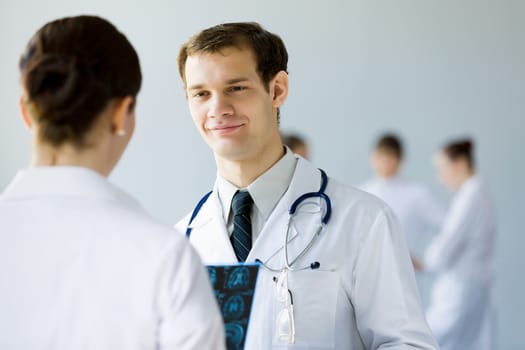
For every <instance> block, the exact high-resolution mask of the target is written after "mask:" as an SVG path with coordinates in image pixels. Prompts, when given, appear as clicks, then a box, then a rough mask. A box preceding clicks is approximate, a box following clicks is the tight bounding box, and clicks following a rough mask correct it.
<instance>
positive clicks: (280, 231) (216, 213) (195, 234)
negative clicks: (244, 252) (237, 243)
mask: <svg viewBox="0 0 525 350" xmlns="http://www.w3.org/2000/svg"><path fill="white" fill-rule="evenodd" d="M320 184H321V174H320V172H319V170H318V169H316V168H315V167H314V166H313V165H312V164H311V163H309V162H308V161H306V160H304V159H302V158H298V161H297V166H296V169H295V172H294V176H293V178H292V180H291V183H290V186H289V187H288V190H287V191H286V192H285V194H284V195H283V197H282V198H281V200H280V201H279V203H278V204H277V205H276V207H275V209H274V210H273V211H272V213H271V214H270V216H269V218H268V221H267V222H266V223H265V225H264V227H263V229H262V231H261V233H260V234H259V236H258V237H257V239H256V240H255V242H254V244H253V246H252V250H251V251H250V254H249V255H248V258H247V259H246V261H247V262H249V261H251V262H253V261H255V259H260V260H261V261H263V262H267V263H269V264H272V265H275V266H279V268H280V267H282V266H280V264H282V261H280V260H279V261H273V260H272V259H273V258H274V257H275V256H281V255H280V254H278V253H279V252H281V251H282V249H283V243H284V237H285V234H286V228H287V224H288V219H289V215H288V209H289V207H290V205H291V204H292V202H293V201H295V200H296V199H297V198H298V197H299V196H300V195H302V194H304V193H307V192H316V191H318V190H319V187H320ZM328 186H330V185H328ZM308 202H309V203H313V204H315V205H308V204H307V205H304V206H302V207H300V208H299V210H298V212H297V214H296V216H295V218H294V221H293V226H292V228H291V230H290V233H289V237H288V242H289V243H290V244H289V245H288V250H289V255H290V257H291V258H293V257H294V256H296V255H297V254H298V252H300V251H301V250H302V249H304V246H305V245H306V244H307V243H308V241H309V240H310V239H311V237H312V234H313V230H314V229H315V227H317V224H318V223H319V222H320V217H321V214H322V213H321V211H320V209H319V208H320V207H319V204H320V200H319V199H318V198H313V199H311V200H309V201H308ZM189 227H190V228H191V229H192V232H191V236H190V240H191V242H192V243H193V245H194V246H195V247H196V248H197V250H198V251H199V254H200V255H201V257H205V263H207V264H221V263H236V262H237V258H236V256H235V253H234V251H233V247H232V245H231V242H230V239H229V235H228V232H227V229H226V222H225V221H224V217H223V213H222V206H221V203H220V200H219V196H218V194H217V184H215V186H214V188H213V192H212V194H211V195H210V197H209V198H208V200H207V201H206V202H205V203H204V204H203V206H202V208H201V210H200V211H199V213H198V215H197V216H196V217H195V219H194V220H193V222H192V223H191V224H190V226H189Z"/></svg>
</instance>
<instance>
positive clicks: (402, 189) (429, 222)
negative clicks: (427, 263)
mask: <svg viewBox="0 0 525 350" xmlns="http://www.w3.org/2000/svg"><path fill="white" fill-rule="evenodd" d="M358 187H359V188H360V189H362V190H363V191H366V192H369V193H371V194H373V195H375V196H377V197H379V198H381V199H382V200H384V201H385V202H386V203H387V204H388V205H389V206H390V207H391V208H392V210H393V211H394V213H395V214H396V216H397V218H398V219H399V223H400V224H401V227H402V228H403V231H404V232H405V235H406V238H407V242H408V248H409V250H410V252H412V253H414V254H416V255H418V256H421V254H422V253H423V247H424V245H425V243H426V242H425V239H424V238H425V234H426V233H431V232H432V231H434V230H438V229H439V227H440V226H441V225H442V222H443V218H444V214H445V213H444V210H443V208H442V207H441V206H440V205H439V203H438V202H437V201H436V200H435V199H434V198H433V197H432V195H431V194H430V192H429V191H428V190H427V189H426V188H425V187H423V186H422V185H420V184H418V183H415V182H412V181H409V180H407V179H405V178H402V177H400V176H394V177H392V178H389V179H382V178H379V177H377V178H374V179H371V180H369V181H367V182H365V183H364V184H361V185H359V186H358Z"/></svg>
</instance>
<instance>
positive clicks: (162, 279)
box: [0, 16, 224, 350]
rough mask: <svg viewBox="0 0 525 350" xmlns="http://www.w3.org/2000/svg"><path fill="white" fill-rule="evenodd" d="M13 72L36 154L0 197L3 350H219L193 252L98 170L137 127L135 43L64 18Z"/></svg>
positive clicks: (216, 324)
mask: <svg viewBox="0 0 525 350" xmlns="http://www.w3.org/2000/svg"><path fill="white" fill-rule="evenodd" d="M20 71H21V74H22V84H23V89H24V92H23V96H22V98H21V100H20V107H21V111H22V116H23V119H24V122H25V123H26V125H27V127H28V128H29V130H30V131H31V134H32V141H33V152H32V156H33V157H32V158H33V159H32V166H31V167H29V168H26V169H24V170H21V171H20V172H18V174H17V175H16V177H15V178H14V179H13V180H12V182H11V183H10V185H9V186H8V187H7V188H6V189H5V191H4V192H2V193H1V194H0V286H1V288H0V310H1V311H0V349H42V348H45V349H55V350H66V349H85V350H95V349H96V350H109V349H128V350H153V349H186V350H190V349H213V350H215V349H224V331H223V326H222V322H221V316H220V314H219V310H218V308H217V304H216V302H215V298H214V296H213V294H212V291H211V287H210V283H209V280H208V276H207V273H206V271H205V269H204V267H203V266H202V264H201V262H200V260H199V258H198V256H197V253H196V252H195V251H194V250H193V249H192V248H191V247H190V246H189V244H188V243H187V241H186V239H185V238H184V237H183V236H182V235H179V234H177V233H176V232H174V231H173V230H172V229H171V228H170V227H168V226H165V225H161V224H159V223H157V222H156V221H155V220H153V219H152V217H151V216H149V215H148V214H147V213H146V212H145V211H144V210H143V209H142V208H141V206H140V205H139V204H138V203H137V201H135V200H134V199H133V198H132V197H130V196H129V195H128V194H126V193H125V192H123V191H122V190H120V189H119V188H117V187H116V186H114V185H112V184H111V183H110V182H109V181H107V179H106V177H107V176H109V174H110V173H111V172H112V170H113V168H114V167H115V166H116V164H117V163H118V161H119V159H120V157H121V156H122V154H123V153H124V151H125V149H126V147H127V145H128V142H129V141H130V139H131V136H132V134H133V130H134V128H135V104H136V103H135V102H136V97H137V94H138V92H139V90H140V86H141V80H142V75H141V70H140V65H139V58H138V56H137V53H136V52H135V49H134V48H133V46H132V45H131V43H130V42H129V41H128V40H127V39H126V37H125V36H124V35H123V34H122V33H121V32H119V31H118V30H117V29H116V28H115V27H114V26H113V25H112V24H111V23H109V22H107V21H106V20H104V19H102V18H100V17H93V16H78V17H69V18H62V19H59V20H56V21H52V22H49V23H47V24H46V25H44V26H43V27H42V28H41V29H40V30H39V31H38V32H37V33H36V34H35V35H34V36H33V38H32V39H31V41H30V42H29V44H28V45H27V48H26V50H25V52H24V54H23V55H22V58H21V59H20Z"/></svg>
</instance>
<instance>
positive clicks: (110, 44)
mask: <svg viewBox="0 0 525 350" xmlns="http://www.w3.org/2000/svg"><path fill="white" fill-rule="evenodd" d="M19 66H20V72H21V73H22V83H23V85H24V88H25V91H26V93H27V103H28V106H29V108H30V111H31V112H32V117H33V118H35V121H36V122H37V123H38V125H39V135H38V137H39V138H40V139H41V140H42V141H45V142H46V143H49V144H51V145H52V146H56V147H58V146H60V145H62V144H63V143H65V142H71V143H72V144H74V145H75V146H77V147H78V148H83V147H85V146H86V144H85V140H84V139H85V135H86V134H87V132H88V131H89V130H90V129H91V127H92V126H93V124H94V123H95V121H96V120H97V118H98V117H99V114H100V113H101V112H102V110H103V109H104V108H105V107H106V106H107V104H108V102H109V101H110V100H111V99H113V98H120V97H126V96H132V97H136V95H137V94H138V92H139V90H140V85H141V80H142V75H141V71H140V64H139V58H138V55H137V53H136V51H135V49H134V48H133V46H132V45H131V43H130V42H129V41H128V39H127V38H126V37H125V36H124V34H122V33H121V32H119V31H118V29H117V28H116V27H115V26H113V24H111V23H110V22H108V21H106V20H105V19H103V18H100V17H96V16H77V17H67V18H62V19H58V20H55V21H52V22H49V23H47V24H45V25H44V26H43V27H42V28H40V29H39V30H38V31H37V32H36V33H35V35H34V36H33V37H32V38H31V40H30V42H29V44H28V45H27V48H26V49H25V52H24V53H23V54H22V57H21V58H20V62H19Z"/></svg>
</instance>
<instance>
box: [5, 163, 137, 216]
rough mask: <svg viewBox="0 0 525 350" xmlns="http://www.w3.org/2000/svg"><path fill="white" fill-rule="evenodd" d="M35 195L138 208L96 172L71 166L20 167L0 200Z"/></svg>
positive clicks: (127, 196) (122, 192) (125, 194)
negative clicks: (83, 199) (82, 198)
mask: <svg viewBox="0 0 525 350" xmlns="http://www.w3.org/2000/svg"><path fill="white" fill-rule="evenodd" d="M36 196H59V197H84V198H98V199H103V200H113V201H118V202H122V203H126V204H128V205H131V206H135V207H137V208H138V207H140V205H139V204H138V202H137V201H136V200H135V199H134V198H132V197H131V196H129V195H128V194H127V193H125V192H124V191H122V190H121V189H119V188H118V187H116V186H114V185H112V184H111V183H110V182H109V181H108V180H107V179H106V178H105V177H103V176H102V175H100V174H99V173H97V172H95V171H93V170H91V169H88V168H84V167H75V166H38V167H31V168H27V169H24V170H20V171H19V172H18V173H17V175H16V176H15V178H14V179H13V181H11V183H10V184H9V185H8V186H7V187H6V189H5V190H4V192H3V193H1V194H0V198H3V199H11V198H26V197H36Z"/></svg>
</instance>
